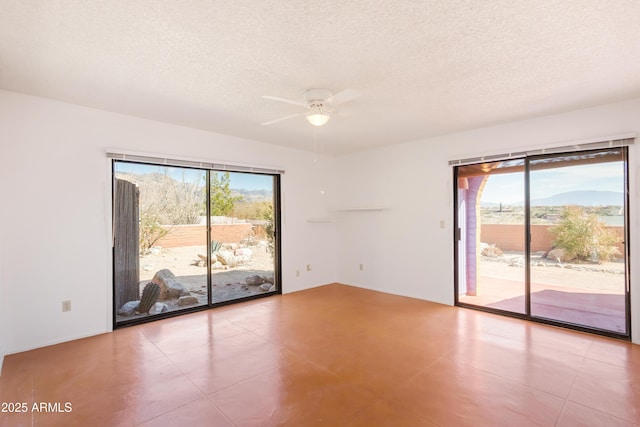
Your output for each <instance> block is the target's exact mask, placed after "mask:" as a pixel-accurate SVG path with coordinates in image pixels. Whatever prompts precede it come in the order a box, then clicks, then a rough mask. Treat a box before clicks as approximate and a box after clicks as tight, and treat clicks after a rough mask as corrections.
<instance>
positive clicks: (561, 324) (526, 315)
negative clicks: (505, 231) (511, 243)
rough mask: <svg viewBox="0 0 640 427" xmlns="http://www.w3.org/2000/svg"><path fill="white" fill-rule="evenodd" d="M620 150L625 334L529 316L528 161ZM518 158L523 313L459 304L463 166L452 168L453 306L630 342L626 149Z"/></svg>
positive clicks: (529, 221)
mask: <svg viewBox="0 0 640 427" xmlns="http://www.w3.org/2000/svg"><path fill="white" fill-rule="evenodd" d="M613 150H620V151H621V153H622V158H623V168H624V189H623V193H624V207H623V209H624V214H625V216H624V236H625V237H624V239H625V240H624V259H625V278H624V280H625V285H624V286H625V323H626V333H624V334H621V333H617V332H615V331H610V330H604V329H598V328H593V327H589V326H585V325H580V324H574V323H569V322H563V321H559V320H554V319H547V318H544V317H537V316H532V315H531V232H530V226H531V213H530V207H531V206H530V202H531V200H530V199H531V197H530V181H529V179H530V175H529V174H530V161H531V160H536V159H541V158H551V157H561V156H567V155H571V154H573V155H576V154H578V153H589V152H602V151H613ZM518 159H522V160H524V184H525V188H524V196H525V204H524V217H525V218H524V228H525V230H524V233H525V236H524V242H525V274H524V282H525V295H524V297H525V313H517V312H512V311H507V310H501V309H497V308H492V307H484V306H479V305H474V304H469V303H465V302H461V301H460V300H459V293H458V290H459V283H460V277H459V276H460V274H459V270H460V269H459V261H460V255H459V247H458V246H459V245H458V242H459V240H460V238H461V229H460V225H459V220H458V214H459V212H458V202H459V200H458V169H459V168H460V167H464V166H465V165H460V166H455V167H454V168H453V206H454V212H453V213H454V215H453V224H454V227H453V228H454V233H453V246H454V256H453V259H454V275H453V276H454V305H455V306H458V307H463V308H470V309H474V310H479V311H485V312H488V313H494V314H499V315H503V316H507V317H514V318H519V319H524V320H529V321H533V322H537V323H543V324H548V325H553V326H559V327H562V328H567V329H573V330H577V331H581V332H587V333H592V334H598V335H603V336H608V337H612V338H618V339H623V340H627V341H630V340H631V289H630V283H631V281H630V271H631V270H630V268H631V265H630V261H631V257H630V245H629V236H630V230H629V225H630V219H629V170H628V168H629V150H628V147H626V146H621V147H615V148H609V149H604V148H603V149H594V150H581V151H571V152H555V153H550V154H539V155H533V156H526V155H525V156H523V157H519V158H518ZM510 160H514V159H510Z"/></svg>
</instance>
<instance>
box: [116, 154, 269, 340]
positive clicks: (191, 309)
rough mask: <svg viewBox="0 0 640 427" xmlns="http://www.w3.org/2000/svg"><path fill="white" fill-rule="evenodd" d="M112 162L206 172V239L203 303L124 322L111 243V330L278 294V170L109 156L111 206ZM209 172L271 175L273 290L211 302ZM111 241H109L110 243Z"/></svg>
mask: <svg viewBox="0 0 640 427" xmlns="http://www.w3.org/2000/svg"><path fill="white" fill-rule="evenodd" d="M116 162H120V163H131V164H145V165H155V166H169V167H173V168H182V169H191V170H202V171H205V173H206V180H207V186H206V199H207V200H206V215H207V219H206V238H207V243H206V246H207V261H206V263H207V265H206V268H207V304H204V305H200V306H196V307H187V308H184V309H180V310H175V311H168V312H165V313H159V314H155V315H153V316H145V317H140V318H135V319H128V320H124V321H119V322H118V321H117V311H118V307H116V287H115V285H116V284H115V277H116V276H115V273H116V265H115V246H114V245H113V244H112V247H111V277H112V284H111V289H112V304H111V305H112V322H113V323H112V324H113V329H114V330H115V329H118V328H123V327H127V326H133V325H138V324H142V323H148V322H154V321H156V320H161V319H167V318H171V317H176V316H182V315H184V314H189V313H194V312H199V311H204V310H209V309H212V308H216V307H220V306H224V305H229V304H236V303H240V302H245V301H250V300H254V299H259V298H266V297H270V296H273V295H281V294H282V259H281V254H282V238H281V233H280V230H281V216H282V212H281V210H282V206H281V194H280V191H281V188H280V174H279V173H259V172H245V171H233V170H223V169H215V170H214V169H207V168H198V167H193V166H179V165H165V164H159V163H147V162H139V161H132V160H119V159H112V161H111V177H112V182H111V186H112V188H111V196H112V206H114V203H115V199H114V196H115V183H116V173H115V172H116V170H115V166H116ZM211 172H236V173H250V174H253V175H267V176H271V177H273V221H274V227H273V228H274V231H273V238H274V257H273V263H274V265H273V268H274V272H273V274H274V282H275V283H274V284H275V286H276V290H275V291H272V292H265V293H263V294H257V295H250V296H246V297H242V298H237V299H233V300H228V301H221V302H216V303H214V302H212V277H211V276H212V275H211V215H210V209H211V206H210V200H211V180H210V174H211ZM114 216H115V211H114V209H112V223H113V219H114ZM112 243H113V242H112Z"/></svg>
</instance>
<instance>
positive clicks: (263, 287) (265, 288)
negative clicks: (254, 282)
mask: <svg viewBox="0 0 640 427" xmlns="http://www.w3.org/2000/svg"><path fill="white" fill-rule="evenodd" d="M271 286H273V285H272V284H271V283H267V282H264V283H263V284H262V285H260V289H262V290H263V291H265V292H267V291H268V290H269V289H271Z"/></svg>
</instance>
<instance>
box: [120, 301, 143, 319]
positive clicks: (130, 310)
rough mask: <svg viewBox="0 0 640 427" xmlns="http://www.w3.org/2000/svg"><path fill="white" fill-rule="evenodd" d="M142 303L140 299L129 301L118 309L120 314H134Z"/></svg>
mask: <svg viewBox="0 0 640 427" xmlns="http://www.w3.org/2000/svg"><path fill="white" fill-rule="evenodd" d="M139 305H140V301H129V302H127V303H125V304H124V305H123V306H122V307H120V310H118V315H119V316H133V315H134V314H135V313H136V311H137V310H138V306H139Z"/></svg>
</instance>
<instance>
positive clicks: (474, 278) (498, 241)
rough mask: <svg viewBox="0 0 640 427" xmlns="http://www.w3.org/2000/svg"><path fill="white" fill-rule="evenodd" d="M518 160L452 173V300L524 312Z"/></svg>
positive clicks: (521, 162)
mask: <svg viewBox="0 0 640 427" xmlns="http://www.w3.org/2000/svg"><path fill="white" fill-rule="evenodd" d="M523 194H524V160H515V161H509V162H493V163H482V164H478V165H468V166H462V167H459V168H458V188H457V199H458V227H459V230H460V233H461V234H460V239H459V241H458V245H459V250H458V259H459V263H458V266H459V267H458V268H459V274H458V298H459V301H460V302H463V303H466V304H472V305H478V306H481V307H488V308H493V309H498V310H505V311H509V312H513V313H522V314H524V313H525V312H526V304H525V295H526V289H525V284H526V281H525V278H526V276H525V268H524V266H525V259H524V254H525V251H526V245H525V240H524V236H525V212H524V203H523V201H524V197H523Z"/></svg>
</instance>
